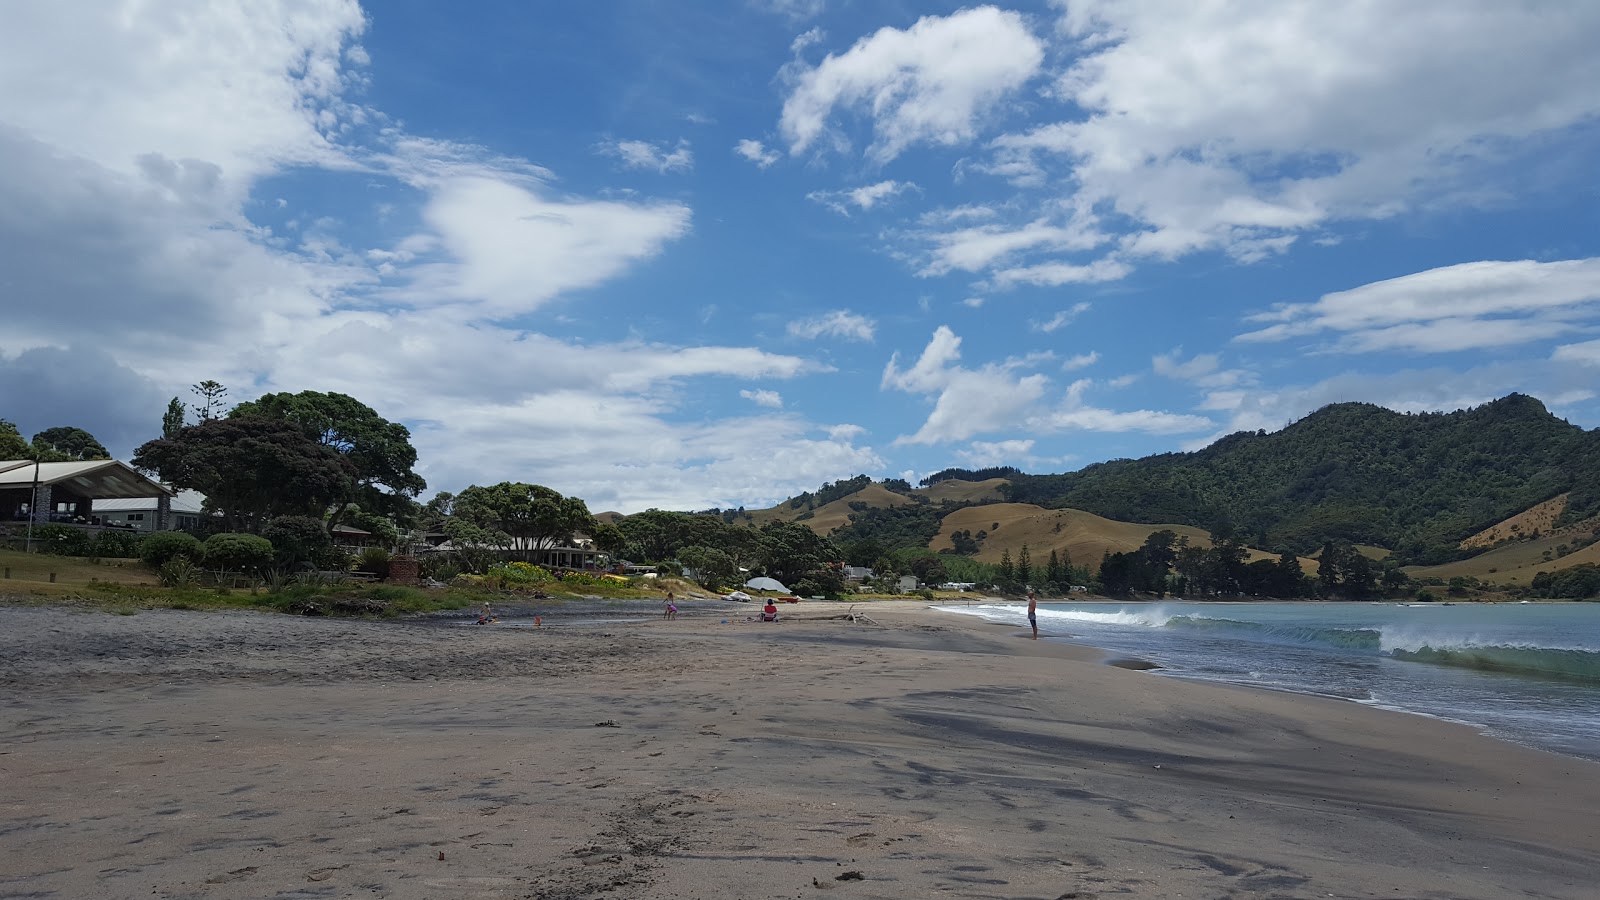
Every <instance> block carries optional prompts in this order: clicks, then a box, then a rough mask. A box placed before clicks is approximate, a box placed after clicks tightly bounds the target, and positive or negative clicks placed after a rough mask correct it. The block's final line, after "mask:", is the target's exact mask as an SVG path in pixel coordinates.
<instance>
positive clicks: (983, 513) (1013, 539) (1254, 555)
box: [928, 503, 1317, 574]
mask: <svg viewBox="0 0 1600 900" xmlns="http://www.w3.org/2000/svg"><path fill="white" fill-rule="evenodd" d="M997 525H998V526H999V527H998V528H997V527H995V526H997ZM1161 530H1167V531H1172V532H1175V533H1176V534H1178V535H1179V536H1181V537H1187V538H1188V539H1189V543H1191V544H1193V545H1195V546H1198V547H1209V546H1211V535H1210V533H1208V532H1206V531H1205V530H1203V529H1200V528H1195V527H1193V526H1190V525H1161V524H1157V525H1141V524H1136V523H1133V522H1118V521H1116V520H1114V519H1107V518H1105V517H1103V516H1097V515H1095V514H1093V513H1088V512H1084V511H1083V510H1081V509H1044V508H1043V507H1038V506H1034V505H1032V504H1028V503H992V504H989V505H987V506H970V507H967V508H966V509H960V510H957V511H955V512H953V513H951V514H950V515H948V516H945V519H944V525H943V527H941V528H940V529H939V534H938V535H937V536H935V537H934V539H933V541H932V542H930V543H929V544H928V546H929V548H930V549H932V550H935V551H937V550H943V549H950V548H951V547H952V546H954V545H953V544H952V543H951V542H950V535H951V534H952V533H954V532H956V531H970V532H972V534H973V535H974V536H976V535H977V533H978V532H979V531H985V532H988V537H986V538H985V539H984V541H983V543H982V548H981V549H980V551H979V552H978V555H977V556H976V557H975V558H976V559H978V560H979V561H980V562H987V563H996V562H999V561H1000V556H1001V554H1002V553H1004V552H1007V551H1009V552H1010V553H1011V558H1012V559H1013V560H1015V559H1016V558H1017V557H1018V556H1019V555H1020V553H1021V552H1022V545H1023V544H1027V545H1028V555H1029V556H1030V557H1031V558H1032V560H1033V563H1034V565H1042V564H1043V563H1044V561H1045V560H1046V559H1047V558H1048V557H1049V556H1050V551H1051V550H1055V551H1057V552H1058V553H1063V552H1064V553H1066V554H1067V555H1068V556H1069V557H1070V558H1071V560H1072V562H1073V564H1074V565H1080V566H1081V565H1087V566H1089V567H1090V568H1093V567H1095V566H1097V565H1099V563H1100V558H1101V557H1102V556H1104V555H1105V554H1106V553H1126V552H1128V551H1131V550H1137V549H1139V548H1140V547H1142V546H1144V542H1145V540H1146V539H1148V538H1149V537H1150V535H1152V534H1154V533H1155V532H1157V531H1161ZM1276 558H1277V556H1276V555H1275V554H1271V553H1267V552H1265V551H1262V550H1255V549H1251V550H1250V551H1249V559H1250V560H1251V561H1254V560H1257V559H1276ZM1300 566H1301V568H1302V569H1304V570H1305V572H1306V573H1307V574H1315V573H1316V571H1317V562H1316V560H1313V559H1304V558H1302V559H1301V560H1300Z"/></svg>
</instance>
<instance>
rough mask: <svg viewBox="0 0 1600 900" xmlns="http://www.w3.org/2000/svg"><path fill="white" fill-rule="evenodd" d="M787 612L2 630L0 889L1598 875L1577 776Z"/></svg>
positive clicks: (295, 890) (234, 617) (1206, 886)
mask: <svg viewBox="0 0 1600 900" xmlns="http://www.w3.org/2000/svg"><path fill="white" fill-rule="evenodd" d="M730 606H732V605H731V604H730ZM804 609H805V607H804V606H802V607H800V608H799V610H804ZM817 609H818V611H820V610H822V609H826V610H827V611H828V612H829V613H832V612H834V611H835V609H834V606H833V605H831V604H830V605H829V606H827V607H820V606H819V607H818V608H817ZM799 610H797V614H796V615H795V616H794V617H792V618H791V619H790V620H789V621H785V622H780V623H778V624H776V625H772V624H765V625H762V624H756V623H750V624H745V623H744V622H742V621H738V622H734V621H730V623H729V624H728V625H726V626H724V625H722V624H721V619H722V618H723V617H722V616H720V615H716V614H715V613H712V612H707V613H706V614H705V615H690V616H685V615H683V614H680V617H679V618H678V619H677V620H676V621H671V622H667V621H663V620H661V619H659V618H652V619H648V620H644V621H642V622H639V623H632V624H629V625H628V626H627V627H612V626H595V627H587V626H579V625H572V626H562V627H559V628H550V629H545V630H542V631H536V630H533V629H522V628H498V629H497V628H484V629H469V628H434V627H416V626H414V625H411V624H409V623H395V622H347V621H341V620H307V619H298V618H294V617H286V616H272V615H263V614H256V613H198V612H179V611H159V612H142V613H140V614H138V615H134V616H112V615H97V614H92V613H81V612H72V611H63V610H59V609H56V610H52V609H37V608H3V607H0V663H3V664H4V667H3V668H0V683H3V684H4V685H5V687H6V688H7V690H6V691H5V692H4V695H3V696H4V698H5V699H4V701H3V702H0V726H3V731H0V733H4V734H6V735H8V736H9V739H8V741H7V743H6V746H5V747H4V748H3V750H4V753H3V754H0V775H3V776H4V777H3V780H0V849H3V850H4V851H5V852H4V853H0V894H5V893H28V892H34V893H36V894H40V895H44V896H49V895H50V894H49V892H51V891H54V892H56V895H57V896H62V897H69V896H104V897H130V898H131V897H135V896H139V897H152V896H153V897H169V898H179V897H208V898H217V897H239V898H244V897H261V896H272V895H274V894H275V893H281V894H284V895H286V896H287V895H294V896H345V895H350V894H356V893H361V894H368V893H370V894H373V895H378V896H388V897H394V898H406V897H418V898H421V897H428V898H438V897H458V896H459V897H507V898H511V897H591V896H595V897H598V896H605V897H619V898H633V897H638V898H644V897H661V896H672V895H674V894H676V895H677V896H682V897H691V896H693V897H796V896H809V895H811V894H812V893H816V892H822V891H829V890H837V891H840V892H841V894H840V896H844V895H845V894H849V895H852V896H861V897H922V896H928V895H930V894H939V893H949V894H952V895H957V896H979V897H1002V896H1004V897H1048V898H1056V897H1061V896H1063V895H1068V894H1073V893H1076V894H1077V895H1078V896H1079V897H1085V898H1087V897H1095V896H1099V897H1109V896H1113V895H1118V894H1131V895H1133V896H1149V897H1158V896H1159V897H1166V896H1176V895H1178V894H1183V895H1185V896H1222V895H1230V894H1231V895H1233V896H1274V897H1286V898H1289V897H1292V898H1300V897H1304V898H1310V897H1326V896H1328V895H1329V894H1333V895H1335V896H1340V897H1358V896H1386V897H1395V896H1401V897H1419V896H1451V897H1463V898H1484V900H1489V898H1499V897H1503V896H1508V895H1512V894H1516V895H1526V896H1543V897H1561V898H1568V897H1570V898H1581V897H1586V896H1589V895H1590V892H1591V891H1592V886H1591V884H1590V881H1591V873H1592V872H1593V871H1595V870H1596V869H1597V868H1600V833H1597V825H1596V822H1595V819H1594V816H1593V814H1592V810H1593V809H1594V808H1597V807H1600V777H1596V776H1600V766H1597V765H1596V764H1593V763H1588V762H1585V761H1583V760H1578V759H1572V758H1569V757H1561V756H1555V755H1553V754H1549V753H1544V752H1540V751H1535V750H1530V749H1525V748H1522V747H1518V746H1515V745H1512V744H1507V743H1503V742H1501V741H1498V740H1495V739H1492V738H1489V737H1485V736H1481V735H1478V734H1477V733H1475V732H1474V731H1472V730H1471V729H1469V728H1466V727H1463V726H1457V725H1452V724H1448V723H1445V722H1441V721H1437V720H1434V719H1429V718H1424V717H1421V716H1416V715H1411V714H1405V713H1396V712H1389V711H1385V710H1381V709H1376V708H1372V707H1367V706H1364V705H1362V704H1357V703H1351V702H1333V701H1330V700H1326V699H1323V698H1318V697H1314V696H1310V695H1304V694H1290V693H1279V692H1275V691H1259V690H1249V689H1244V688H1242V687H1236V686H1232V685H1225V684H1218V683H1201V682H1194V681H1189V680H1184V679H1177V678H1161V679H1153V678H1149V677H1145V675H1146V673H1141V672H1132V671H1128V670H1126V669H1121V668H1118V667H1115V666H1111V665H1107V664H1105V660H1106V654H1105V653H1103V652H1101V651H1100V650H1099V649H1098V648H1093V647H1090V646H1087V645H1081V644H1067V643H1057V642H1053V641H1039V642H1035V641H1031V640H1028V639H1026V638H1025V637H1022V636H1020V635H1019V634H1018V631H1019V629H1016V628H1014V627H1012V626H1007V625H1004V624H1003V623H986V622H982V621H981V620H977V619H972V621H970V622H967V624H965V625H962V624H961V622H962V617H958V616H951V615H949V614H948V613H941V612H940V611H938V610H935V609H931V608H929V605H928V604H927V603H926V602H924V601H920V600H918V601H904V602H901V603H897V604H895V605H894V606H890V605H889V604H888V603H874V604H872V605H870V607H868V609H867V613H868V615H870V616H872V618H873V619H874V620H876V621H877V622H878V623H879V624H878V625H877V626H873V625H866V624H851V623H849V622H845V621H841V620H837V619H810V618H809V617H807V616H803V615H800V614H799ZM837 611H838V612H844V611H845V607H844V606H842V605H841V606H840V607H839V608H838V610H837ZM858 611H860V609H859V608H858ZM729 618H730V619H731V618H732V617H729ZM989 626H993V627H989ZM1006 632H1010V633H1009V634H1008V633H1006ZM852 872H858V873H860V875H861V877H860V879H859V880H858V879H855V878H846V879H843V880H841V879H840V876H844V875H846V874H847V873H852Z"/></svg>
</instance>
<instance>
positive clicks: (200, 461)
mask: <svg viewBox="0 0 1600 900" xmlns="http://www.w3.org/2000/svg"><path fill="white" fill-rule="evenodd" d="M133 464H134V465H135V466H138V467H139V468H141V469H145V470H147V471H151V472H155V473H157V474H158V475H159V476H160V477H161V479H162V480H163V481H165V482H167V483H168V484H171V485H174V486H176V487H180V488H189V489H191V490H196V491H199V492H201V493H202V494H205V495H206V506H207V507H208V508H210V509H212V510H215V511H216V512H218V513H220V514H221V515H222V519H223V527H224V528H226V529H227V530H228V531H235V532H246V531H247V532H255V531H259V530H260V529H261V528H262V527H264V526H265V525H266V523H267V522H268V521H269V520H271V519H274V518H277V517H278V516H314V517H316V518H318V519H320V518H322V514H323V511H324V510H326V509H327V508H328V506H329V504H331V503H332V502H333V501H334V499H335V498H337V497H339V496H340V495H341V493H342V492H343V491H344V490H345V487H346V485H347V484H348V483H349V482H350V480H351V479H352V478H354V477H355V472H354V467H352V466H351V464H350V462H349V461H348V460H346V459H345V458H344V457H343V456H340V455H339V453H337V452H336V451H334V450H333V449H332V448H329V447H324V446H322V445H321V444H318V443H317V442H316V441H313V440H311V439H310V438H307V437H306V436H305V433H304V432H302V431H301V430H300V429H299V428H297V427H295V426H294V425H291V424H290V423H288V422H278V421H273V420H271V419H257V418H228V419H211V420H208V421H205V422H201V423H200V424H199V425H194V426H191V427H189V428H185V429H183V430H182V431H180V432H179V433H178V434H177V435H176V436H175V437H171V438H157V439H156V440H153V441H149V442H147V443H145V444H144V445H143V446H141V447H139V449H138V450H136V451H134V455H133Z"/></svg>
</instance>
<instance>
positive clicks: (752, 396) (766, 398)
mask: <svg viewBox="0 0 1600 900" xmlns="http://www.w3.org/2000/svg"><path fill="white" fill-rule="evenodd" d="M739 396H741V397H743V398H744V399H746V400H749V401H750V402H751V403H754V404H755V405H757V406H765V407H767V408H769V409H782V408H783V395H782V394H779V393H778V392H777V391H749V390H745V391H740V392H739Z"/></svg>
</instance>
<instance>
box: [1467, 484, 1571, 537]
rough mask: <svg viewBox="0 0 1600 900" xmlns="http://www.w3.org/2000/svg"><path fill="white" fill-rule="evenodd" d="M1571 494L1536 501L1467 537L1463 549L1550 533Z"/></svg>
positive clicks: (1564, 509) (1565, 508)
mask: <svg viewBox="0 0 1600 900" xmlns="http://www.w3.org/2000/svg"><path fill="white" fill-rule="evenodd" d="M1570 496H1571V494H1560V495H1557V496H1555V497H1551V498H1550V499H1549V500H1546V501H1544V502H1543V503H1536V504H1534V505H1533V506H1531V507H1529V508H1527V509H1525V510H1523V511H1522V512H1519V513H1517V514H1516V515H1514V516H1511V517H1510V518H1507V519H1504V520H1502V521H1499V522H1496V523H1495V524H1493V525H1491V526H1489V527H1488V528H1485V529H1484V530H1482V531H1480V532H1478V533H1477V534H1475V535H1473V536H1472V537H1469V538H1467V539H1466V540H1464V541H1462V542H1461V547H1462V549H1474V548H1482V547H1493V546H1494V545H1496V544H1498V543H1501V542H1502V541H1509V540H1513V539H1517V538H1524V537H1528V536H1530V535H1532V534H1534V533H1536V532H1537V533H1539V534H1542V535H1543V534H1549V533H1550V532H1551V531H1553V530H1555V528H1556V523H1557V522H1559V521H1560V520H1561V516H1562V514H1563V513H1565V512H1566V511H1567V498H1568V497H1570Z"/></svg>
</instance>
